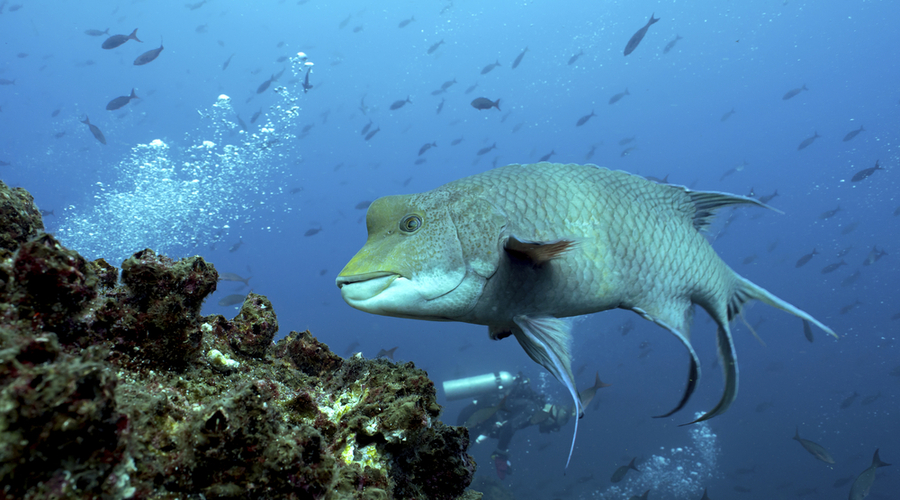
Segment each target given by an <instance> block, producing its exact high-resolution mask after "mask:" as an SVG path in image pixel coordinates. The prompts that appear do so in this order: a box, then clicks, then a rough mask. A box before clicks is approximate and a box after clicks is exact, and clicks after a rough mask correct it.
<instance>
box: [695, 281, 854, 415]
mask: <svg viewBox="0 0 900 500" xmlns="http://www.w3.org/2000/svg"><path fill="white" fill-rule="evenodd" d="M734 276H735V280H736V283H735V287H734V289H733V291H732V293H731V297H729V298H728V308H727V317H726V318H717V317H716V316H717V315H716V314H715V313H714V312H710V315H711V316H713V319H715V321H716V323H718V329H717V331H716V341H717V344H718V350H719V359H720V360H721V363H722V371H723V372H724V378H725V389H724V391H723V393H722V398H721V399H720V400H719V403H718V404H716V406H715V407H714V408H713V409H712V410H709V411H708V412H706V413H704V414H703V415H701V416H700V417H698V418H697V419H695V420H694V421H692V422H688V424H683V425H689V424H694V423H697V422H702V421H704V420H708V419H710V418H712V417H715V416H716V415H720V414H722V413H724V412H725V410H727V409H728V407H729V406H731V403H733V402H734V400H735V398H737V391H738V363H737V353H736V352H735V349H734V339H733V338H732V336H731V330H730V329H729V327H728V325H729V323H730V322H731V320H733V319H734V317H735V316H737V315H739V314H740V313H741V310H742V309H743V307H744V304H746V303H747V302H749V301H750V300H753V299H756V300H759V301H762V302H765V303H766V304H769V305H770V306H772V307H775V308H778V309H781V310H782V311H785V312H788V313H791V314H793V315H794V316H798V317H800V318H803V319H805V320H807V321H809V322H810V323H812V324H814V325H816V326H818V327H819V328H821V329H822V330H824V331H825V332H827V333H828V334H830V335H832V336H834V338H838V336H837V334H836V333H834V331H833V330H832V329H831V328H828V327H827V326H825V325H823V324H822V323H821V322H819V320H817V319H816V318H813V317H812V316H810V315H809V314H808V313H806V312H805V311H802V310H800V309H798V308H796V307H794V306H792V305H791V304H788V303H787V302H785V301H783V300H781V299H779V298H778V297H776V296H775V295H773V294H771V293H769V292H768V291H767V290H765V289H764V288H762V287H759V286H757V285H756V284H754V283H752V282H751V281H750V280H747V279H744V278H742V277H741V276H739V275H737V273H735V275H734Z"/></svg>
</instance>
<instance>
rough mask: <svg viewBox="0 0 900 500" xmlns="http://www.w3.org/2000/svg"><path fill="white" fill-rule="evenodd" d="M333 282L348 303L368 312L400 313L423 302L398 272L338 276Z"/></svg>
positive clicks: (413, 287)
mask: <svg viewBox="0 0 900 500" xmlns="http://www.w3.org/2000/svg"><path fill="white" fill-rule="evenodd" d="M335 282H336V284H337V286H338V288H340V289H341V297H343V298H344V301H345V302H346V303H347V304H349V305H350V306H351V307H353V308H355V309H359V310H360V311H365V312H367V313H371V314H379V315H382V316H402V315H403V314H402V311H404V310H406V309H413V310H415V309H416V304H421V303H422V302H424V301H425V299H424V297H422V295H421V293H419V291H418V290H416V289H415V286H414V285H413V283H412V281H410V280H409V279H406V278H404V277H403V276H401V275H400V274H397V273H391V272H384V271H381V272H373V273H365V274H358V275H354V276H338V278H337V280H335Z"/></svg>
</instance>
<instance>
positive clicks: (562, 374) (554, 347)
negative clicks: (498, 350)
mask: <svg viewBox="0 0 900 500" xmlns="http://www.w3.org/2000/svg"><path fill="white" fill-rule="evenodd" d="M513 321H515V323H516V325H517V326H518V327H519V328H518V329H516V330H517V331H515V332H513V333H514V334H515V336H516V340H518V341H519V345H521V346H522V348H523V349H525V352H526V353H527V354H528V356H529V357H530V358H531V359H533V360H534V361H535V362H537V363H538V364H540V365H541V366H543V367H544V368H546V369H547V371H549V372H550V373H552V374H553V376H554V377H556V379H557V380H559V381H560V382H562V383H563V385H565V386H566V389H568V390H569V394H570V395H571V396H572V400H573V401H574V402H575V414H576V417H577V418H575V433H574V434H573V435H572V447H571V448H570V449H569V458H568V459H567V460H566V468H568V467H569V461H571V460H572V452H573V451H574V450H575V438H576V436H578V419H579V418H581V416H582V415H583V413H584V406H583V405H582V404H581V398H580V397H579V396H578V390H577V389H576V388H575V376H574V375H572V357H571V355H570V354H569V346H570V344H571V343H572V335H571V333H570V330H571V327H570V326H569V323H567V322H566V321H564V320H561V319H559V318H554V317H552V316H537V317H531V316H526V315H520V316H516V317H515V318H513Z"/></svg>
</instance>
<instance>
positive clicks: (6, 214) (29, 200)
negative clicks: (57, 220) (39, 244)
mask: <svg viewBox="0 0 900 500" xmlns="http://www.w3.org/2000/svg"><path fill="white" fill-rule="evenodd" d="M43 230H44V221H43V220H41V212H40V211H39V210H38V208H37V206H35V204H34V197H32V196H31V193H29V192H28V191H26V190H24V189H22V188H10V187H9V186H7V185H6V184H4V183H3V182H2V181H0V248H3V249H6V250H10V251H12V250H15V249H16V248H17V247H18V246H19V245H21V244H22V243H25V242H26V241H28V240H30V239H31V238H34V237H35V236H37V235H38V234H40V233H41V232H43Z"/></svg>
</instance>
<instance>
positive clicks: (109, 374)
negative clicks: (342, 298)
mask: <svg viewBox="0 0 900 500" xmlns="http://www.w3.org/2000/svg"><path fill="white" fill-rule="evenodd" d="M14 203H20V204H25V205H30V206H31V207H33V203H32V202H31V200H30V196H28V195H27V193H25V192H24V191H22V190H20V192H16V193H11V190H9V189H8V188H6V187H5V186H2V185H0V217H3V218H6V217H8V215H7V214H10V213H13V214H23V213H24V214H28V213H30V212H31V208H29V207H27V206H24V205H23V206H15V204H14ZM35 211H36V210H35ZM26 219H27V218H26ZM22 220H24V219H20V220H18V221H14V222H12V221H10V220H3V221H0V231H2V230H3V229H5V228H12V229H10V230H8V231H7V232H6V233H4V234H0V242H14V243H15V244H11V246H10V247H9V248H6V249H5V250H0V497H3V498H35V499H36V498H58V499H62V498H72V499H75V498H159V499H174V498H197V499H199V498H293V499H343V498H359V499H370V498H371V499H375V498H416V499H418V498H421V499H425V498H428V499H448V500H449V499H456V498H467V499H469V498H471V499H475V498H480V494H478V493H475V492H471V491H466V487H467V486H468V485H469V483H470V482H471V479H472V475H473V473H474V469H475V464H474V462H473V461H472V458H471V457H470V456H468V455H467V454H466V450H467V446H468V434H467V431H466V429H465V428H462V427H450V426H446V425H444V424H443V423H441V422H440V421H439V420H438V417H439V415H440V410H441V408H440V406H439V405H438V404H437V402H436V399H435V388H434V384H433V383H432V382H431V380H429V379H428V377H427V374H426V373H425V372H424V371H422V370H420V369H417V368H415V366H414V365H413V364H412V363H407V364H403V365H395V364H393V363H391V362H388V361H385V360H366V359H363V358H361V357H354V358H351V359H346V360H345V359H342V358H340V357H339V356H337V355H335V354H334V353H332V352H331V351H330V350H329V349H328V346H326V345H325V344H322V343H320V342H318V341H317V340H316V339H315V337H313V336H312V334H310V333H309V332H302V333H297V332H291V333H290V334H288V335H287V336H286V337H285V338H283V339H281V340H280V341H278V342H277V343H275V344H273V343H272V340H273V338H274V336H275V334H276V332H277V329H278V322H277V318H276V316H275V312H274V310H273V308H272V304H271V303H270V302H269V301H268V299H266V298H265V297H264V296H262V295H257V294H249V295H248V297H247V299H246V300H245V301H244V304H243V307H242V308H241V311H240V312H239V314H238V315H237V316H236V317H235V318H233V319H231V320H228V319H226V318H224V317H222V316H218V315H214V316H206V317H203V316H200V307H201V305H202V303H203V300H204V298H206V297H207V296H208V295H209V294H210V293H211V292H212V291H214V290H215V284H216V281H217V278H218V275H217V273H216V271H215V268H214V266H212V265H211V264H209V263H207V262H205V261H204V260H203V259H202V258H201V257H191V258H185V259H181V260H178V261H173V260H171V259H168V258H166V257H164V256H159V255H156V254H155V253H154V252H152V251H150V250H143V251H141V252H137V253H136V254H134V255H133V256H131V257H130V258H128V259H127V260H126V261H125V262H124V263H123V264H122V279H121V282H119V280H118V279H117V277H118V270H117V269H116V268H115V267H113V266H111V265H109V264H108V263H106V262H105V261H102V260H97V261H94V262H87V261H86V260H85V259H83V258H82V257H81V256H79V255H78V254H77V253H76V252H73V251H71V250H68V249H66V248H64V247H63V246H62V245H60V244H59V242H57V241H56V240H55V239H54V238H53V237H52V236H50V235H46V234H43V233H41V230H40V229H41V226H39V223H40V220H39V219H37V224H33V225H31V226H28V225H27V224H26V223H23V222H22ZM21 235H29V236H28V237H27V238H24V239H23V238H22V236H21ZM4 252H5V253H4Z"/></svg>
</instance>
